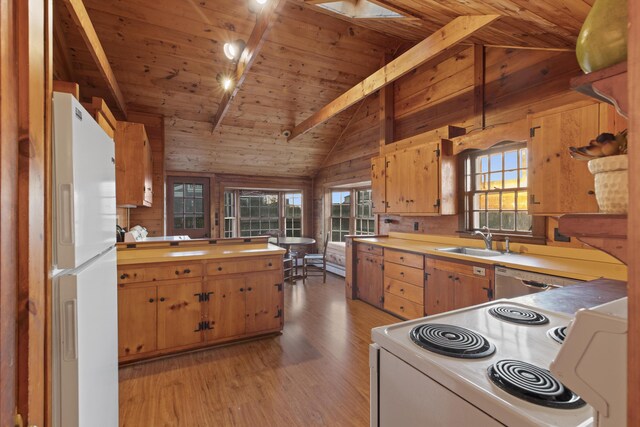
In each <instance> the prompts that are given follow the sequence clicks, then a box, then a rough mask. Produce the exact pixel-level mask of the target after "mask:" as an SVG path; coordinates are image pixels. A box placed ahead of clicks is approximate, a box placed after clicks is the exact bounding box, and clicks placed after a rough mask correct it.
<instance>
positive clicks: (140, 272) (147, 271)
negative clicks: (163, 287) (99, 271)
mask: <svg viewBox="0 0 640 427" xmlns="http://www.w3.org/2000/svg"><path fill="white" fill-rule="evenodd" d="M200 276H202V264H177V265H163V266H161V267H137V268H122V269H118V283H119V284H124V283H136V282H155V281H157V280H171V279H184V278H193V277H200Z"/></svg>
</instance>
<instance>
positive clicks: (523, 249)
mask: <svg viewBox="0 0 640 427" xmlns="http://www.w3.org/2000/svg"><path fill="white" fill-rule="evenodd" d="M429 240H432V241H429ZM354 241H355V242H359V243H369V244H372V245H376V246H381V247H384V248H391V249H399V250H403V251H409V252H415V253H419V254H424V255H436V256H440V257H445V258H453V259H458V260H464V261H472V262H477V263H482V264H490V265H501V266H505V267H511V268H519V269H522V270H527V271H534V272H537V273H544V274H551V275H555V276H562V277H569V278H572V279H578V280H595V279H599V278H602V277H606V278H608V279H615V280H627V267H626V266H625V265H624V264H621V263H620V262H619V261H617V260H616V259H614V258H613V257H611V256H609V255H606V254H604V253H603V252H600V251H596V250H590V249H566V248H552V247H544V246H539V245H524V244H512V245H511V247H512V251H514V252H513V253H511V254H503V255H499V256H495V257H475V256H470V255H462V254H456V253H450V252H442V251H438V250H437V249H438V248H446V247H453V246H470V247H480V248H483V247H484V243H483V242H482V241H478V240H475V239H462V238H457V237H444V236H425V235H422V236H418V235H411V234H408V233H390V235H389V236H388V237H369V238H367V237H359V238H354ZM499 249H500V248H499Z"/></svg>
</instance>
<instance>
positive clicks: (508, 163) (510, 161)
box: [504, 150, 518, 170]
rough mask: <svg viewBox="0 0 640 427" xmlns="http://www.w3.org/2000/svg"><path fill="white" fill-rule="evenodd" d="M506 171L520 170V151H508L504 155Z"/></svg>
mask: <svg viewBox="0 0 640 427" xmlns="http://www.w3.org/2000/svg"><path fill="white" fill-rule="evenodd" d="M504 169H505V170H509V169H518V151H517V150H513V151H507V152H506V153H504Z"/></svg>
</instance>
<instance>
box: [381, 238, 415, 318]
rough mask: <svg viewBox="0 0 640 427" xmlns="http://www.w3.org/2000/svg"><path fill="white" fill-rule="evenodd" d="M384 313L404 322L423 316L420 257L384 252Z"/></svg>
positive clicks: (393, 251)
mask: <svg viewBox="0 0 640 427" xmlns="http://www.w3.org/2000/svg"><path fill="white" fill-rule="evenodd" d="M384 309H385V310H387V311H390V312H391V313H394V314H396V315H398V316H400V317H402V318H404V319H416V318H419V317H423V316H424V256H423V255H420V254H414V253H410V252H405V251H399V250H396V249H385V251H384Z"/></svg>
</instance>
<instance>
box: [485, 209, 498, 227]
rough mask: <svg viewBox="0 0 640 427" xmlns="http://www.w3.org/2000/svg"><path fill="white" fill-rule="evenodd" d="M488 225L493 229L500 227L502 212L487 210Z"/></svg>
mask: <svg viewBox="0 0 640 427" xmlns="http://www.w3.org/2000/svg"><path fill="white" fill-rule="evenodd" d="M487 221H488V225H487V226H488V227H489V228H491V229H499V228H500V212H487Z"/></svg>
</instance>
